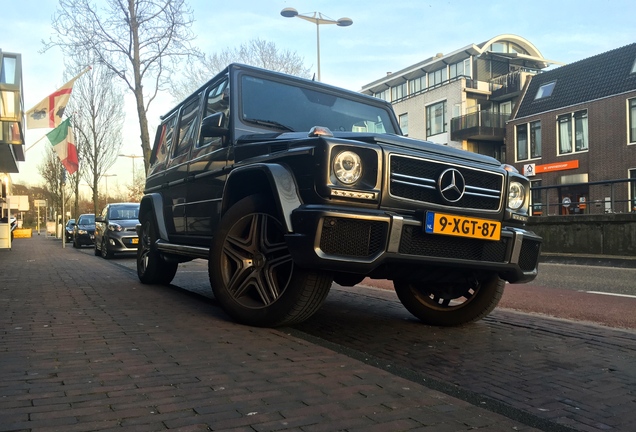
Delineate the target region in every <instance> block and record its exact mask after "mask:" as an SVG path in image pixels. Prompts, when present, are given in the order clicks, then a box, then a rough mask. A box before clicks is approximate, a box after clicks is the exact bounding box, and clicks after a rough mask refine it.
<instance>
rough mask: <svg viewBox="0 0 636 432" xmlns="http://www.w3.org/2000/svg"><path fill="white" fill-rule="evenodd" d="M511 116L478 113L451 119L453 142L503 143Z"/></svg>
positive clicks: (486, 112)
mask: <svg viewBox="0 0 636 432" xmlns="http://www.w3.org/2000/svg"><path fill="white" fill-rule="evenodd" d="M509 118H510V114H497V113H493V112H490V111H478V112H474V113H470V114H466V115H463V116H460V117H454V118H452V119H451V140H452V141H462V140H468V139H471V140H481V141H503V139H504V137H505V136H506V122H507V121H508V119H509Z"/></svg>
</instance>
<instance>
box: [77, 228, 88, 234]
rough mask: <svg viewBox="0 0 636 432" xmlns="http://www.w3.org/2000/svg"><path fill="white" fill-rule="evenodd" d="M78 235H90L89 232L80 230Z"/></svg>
mask: <svg viewBox="0 0 636 432" xmlns="http://www.w3.org/2000/svg"><path fill="white" fill-rule="evenodd" d="M77 233H78V234H88V232H87V231H86V230H82V229H81V230H78V231H77Z"/></svg>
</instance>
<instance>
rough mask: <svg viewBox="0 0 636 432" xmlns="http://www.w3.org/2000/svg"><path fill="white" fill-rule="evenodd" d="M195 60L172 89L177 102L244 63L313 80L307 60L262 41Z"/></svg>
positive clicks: (253, 41) (250, 42) (251, 41)
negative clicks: (224, 72) (228, 67)
mask: <svg viewBox="0 0 636 432" xmlns="http://www.w3.org/2000/svg"><path fill="white" fill-rule="evenodd" d="M194 60H195V62H193V61H190V63H191V64H190V65H189V67H187V68H185V70H184V71H183V75H184V79H183V80H181V81H180V82H177V83H173V86H172V87H170V89H169V91H170V94H171V95H172V97H174V98H175V100H177V101H181V100H183V99H185V98H186V97H188V96H189V95H190V94H191V93H193V92H194V91H195V90H196V89H198V88H199V87H200V86H202V85H203V84H205V83H206V82H207V81H208V80H210V79H211V78H213V77H214V76H215V75H216V74H218V73H219V72H221V71H222V70H223V69H225V67H226V66H227V65H229V64H230V63H243V64H247V65H251V66H257V67H261V68H263V69H269V70H273V71H277V72H284V73H286V74H290V75H296V76H300V77H303V78H308V77H309V76H310V69H309V68H306V67H305V64H304V59H303V58H302V57H300V56H299V55H298V54H297V53H296V52H292V51H288V50H285V51H283V50H280V49H278V48H277V47H276V44H275V43H274V42H268V41H265V40H262V39H258V38H257V39H252V40H250V41H249V42H247V43H244V44H242V45H240V46H239V47H238V48H227V49H225V50H223V51H221V52H220V53H214V54H212V55H206V54H204V55H203V57H202V58H201V59H198V58H197V59H194Z"/></svg>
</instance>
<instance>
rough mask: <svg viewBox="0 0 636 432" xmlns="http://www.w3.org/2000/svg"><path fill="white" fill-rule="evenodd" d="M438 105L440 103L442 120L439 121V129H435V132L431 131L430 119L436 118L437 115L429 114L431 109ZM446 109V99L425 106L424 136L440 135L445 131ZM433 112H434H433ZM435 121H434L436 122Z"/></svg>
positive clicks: (431, 111)
mask: <svg viewBox="0 0 636 432" xmlns="http://www.w3.org/2000/svg"><path fill="white" fill-rule="evenodd" d="M438 105H442V115H441V118H442V121H441V130H440V131H436V132H435V133H432V125H433V124H434V123H433V122H432V121H431V120H432V119H433V118H437V117H438V116H436V115H431V113H433V110H434V109H435V107H436V106H438ZM446 110H447V103H446V100H442V101H438V102H435V103H432V104H430V105H427V106H426V137H427V138H428V137H431V136H434V135H440V134H443V133H446V132H447V127H446V117H447V114H446ZM434 114H435V113H434ZM436 123H437V122H435V124H436Z"/></svg>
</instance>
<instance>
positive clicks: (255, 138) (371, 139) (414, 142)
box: [239, 132, 501, 167]
mask: <svg viewBox="0 0 636 432" xmlns="http://www.w3.org/2000/svg"><path fill="white" fill-rule="evenodd" d="M333 136H334V138H339V139H345V140H354V141H362V142H366V143H370V144H378V145H383V146H386V145H390V146H393V147H401V148H406V149H410V150H418V151H424V152H426V153H433V154H436V155H439V156H442V157H447V158H453V159H461V160H465V161H469V162H477V163H482V164H485V165H492V166H495V167H499V166H501V162H499V161H498V160H497V159H495V158H493V157H490V156H486V155H482V154H479V153H473V152H469V151H466V150H461V149H456V148H453V147H448V146H446V145H442V144H436V143H434V142H431V141H423V140H418V139H414V138H408V137H404V136H401V135H394V134H377V133H362V132H333ZM307 138H308V134H307V132H284V133H264V134H253V135H243V136H242V137H241V138H240V140H239V143H256V142H262V141H269V142H272V141H279V140H280V141H290V140H302V139H307Z"/></svg>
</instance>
